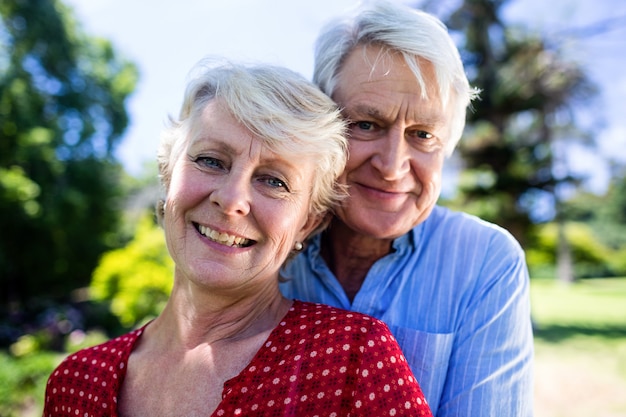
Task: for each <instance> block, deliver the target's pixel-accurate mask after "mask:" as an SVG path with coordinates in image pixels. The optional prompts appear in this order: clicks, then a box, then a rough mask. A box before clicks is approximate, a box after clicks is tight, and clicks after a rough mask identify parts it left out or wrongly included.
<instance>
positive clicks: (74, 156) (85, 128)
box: [0, 0, 138, 308]
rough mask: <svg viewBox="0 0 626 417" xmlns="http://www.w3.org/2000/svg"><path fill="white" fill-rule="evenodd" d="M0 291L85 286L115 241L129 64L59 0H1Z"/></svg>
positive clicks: (20, 295) (20, 299)
mask: <svg viewBox="0 0 626 417" xmlns="http://www.w3.org/2000/svg"><path fill="white" fill-rule="evenodd" d="M0 15H1V17H2V20H1V21H0V230H1V233H0V298H1V300H0V301H1V303H2V304H3V305H11V306H14V307H15V306H17V308H19V306H20V305H21V306H24V305H26V304H32V302H33V300H35V299H36V298H37V297H38V296H46V297H53V296H60V295H67V294H68V293H69V292H70V291H71V290H73V289H75V288H77V287H81V286H85V285H87V284H88V283H89V280H90V277H91V272H92V270H93V268H94V267H95V265H96V264H97V261H98V258H99V256H100V254H101V253H102V252H103V251H104V250H106V249H108V248H110V247H112V245H113V244H115V231H116V224H117V220H118V209H119V207H118V206H119V198H120V192H119V186H118V182H119V175H120V171H121V169H120V165H119V163H117V162H116V160H115V158H114V156H113V151H114V149H115V147H116V145H117V143H118V142H119V140H120V138H121V135H122V133H123V132H124V130H125V128H126V126H127V124H128V114H127V112H126V108H125V102H126V99H127V98H128V97H129V95H130V94H131V93H132V91H133V90H134V88H135V84H136V80H137V76H138V74H137V70H136V67H135V66H134V65H133V64H131V63H130V62H128V61H127V60H125V59H122V58H120V57H119V56H118V55H117V54H116V52H115V51H114V48H113V47H112V45H111V44H110V43H109V42H108V41H106V40H102V39H95V38H90V37H87V36H86V35H85V34H83V33H82V32H81V30H80V27H79V26H78V25H77V23H76V22H75V21H74V20H73V17H72V14H71V12H70V10H69V9H68V8H66V7H65V6H64V5H63V4H62V3H61V2H60V1H57V0H3V1H2V2H0Z"/></svg>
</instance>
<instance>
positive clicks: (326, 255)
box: [282, 3, 533, 417]
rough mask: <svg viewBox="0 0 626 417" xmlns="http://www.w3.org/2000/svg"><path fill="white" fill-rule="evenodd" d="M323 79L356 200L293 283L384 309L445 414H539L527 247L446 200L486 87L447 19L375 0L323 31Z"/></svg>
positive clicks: (299, 291)
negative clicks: (337, 110)
mask: <svg viewBox="0 0 626 417" xmlns="http://www.w3.org/2000/svg"><path fill="white" fill-rule="evenodd" d="M314 80H315V82H316V83H317V84H318V85H319V86H320V87H321V88H322V90H324V91H325V92H326V93H327V94H328V95H330V96H331V97H332V98H333V99H334V100H335V101H336V102H337V103H338V104H339V106H340V107H341V108H342V111H343V114H344V116H345V118H346V119H347V120H348V121H349V123H350V156H349V161H348V164H347V166H346V169H345V172H344V173H343V175H342V176H341V178H340V179H341V182H342V183H343V184H345V185H346V186H347V189H348V192H349V197H348V198H347V199H346V200H344V201H343V202H342V204H341V205H340V206H339V207H338V208H337V209H336V213H335V216H334V217H333V218H332V220H331V223H330V226H329V227H328V229H327V230H326V231H325V232H324V233H323V234H321V235H318V236H316V238H315V239H313V240H312V241H311V242H310V243H309V245H308V247H307V248H306V249H305V250H304V252H303V253H302V254H300V255H299V256H298V257H297V258H296V259H295V260H294V262H292V263H291V264H290V265H289V266H288V268H287V269H286V270H285V271H284V275H285V276H287V277H288V280H287V281H286V282H285V283H283V284H282V291H283V292H284V293H285V294H286V295H287V296H290V297H295V298H300V299H304V300H310V301H318V302H323V303H327V304H332V305H335V306H338V307H342V308H346V309H352V310H354V311H359V312H364V313H367V314H370V315H373V316H375V317H378V318H380V319H382V320H384V321H385V322H386V323H387V324H388V325H389V327H390V328H391V330H392V332H393V334H394V336H395V337H396V339H397V340H398V342H399V344H400V346H401V347H402V350H403V352H404V355H405V356H406V358H407V360H408V362H409V363H410V365H411V368H412V370H413V372H414V374H415V376H416V377H417V379H418V381H419V383H420V384H421V386H422V389H423V391H424V394H425V396H426V398H427V400H428V401H429V403H430V406H431V408H432V411H433V414H435V415H436V416H439V417H444V416H445V417H448V416H449V417H452V416H454V417H458V416H497V417H507V416H529V415H532V358H533V340H532V329H531V321H530V305H529V304H530V303H529V280H528V272H527V267H526V263H525V257H524V253H523V251H522V249H521V248H520V246H519V244H518V243H517V242H516V241H515V240H514V239H513V238H512V236H511V235H510V234H509V233H508V232H506V231H505V230H503V229H502V228H500V227H498V226H496V225H493V224H489V223H486V222H484V221H482V220H480V219H478V218H476V217H473V216H470V215H467V214H463V213H456V212H452V211H450V210H448V209H446V208H443V207H440V206H437V205H436V202H437V199H438V198H439V195H440V191H441V177H442V170H443V163H444V160H445V158H446V157H447V156H449V155H450V154H451V153H452V151H453V149H454V147H455V145H456V143H457V142H458V140H459V139H460V137H461V134H462V131H463V127H464V124H465V112H466V108H467V107H468V105H469V104H470V102H471V100H472V98H473V97H474V95H475V91H474V90H473V89H472V88H471V87H470V86H469V83H468V80H467V77H466V75H465V73H464V69H463V64H462V62H461V60H460V57H459V53H458V50H457V48H456V47H455V45H454V43H453V41H452V39H451V38H450V36H449V34H448V32H447V30H446V28H445V27H444V25H443V24H442V23H441V22H440V21H439V20H438V19H436V18H435V17H433V16H431V15H429V14H426V13H422V12H419V11H416V10H412V9H409V8H407V7H404V6H399V5H394V4H391V3H374V4H371V3H369V6H368V7H366V8H365V9H363V10H360V11H359V12H358V13H356V14H354V15H351V16H349V18H346V19H341V20H337V21H335V22H332V23H331V24H330V25H328V26H327V27H326V28H325V29H324V30H323V31H322V33H321V35H320V36H319V38H318V41H317V45H316V62H315V74H314Z"/></svg>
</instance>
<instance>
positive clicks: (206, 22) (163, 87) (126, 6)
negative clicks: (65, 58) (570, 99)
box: [63, 0, 626, 190]
mask: <svg viewBox="0 0 626 417" xmlns="http://www.w3.org/2000/svg"><path fill="white" fill-rule="evenodd" d="M63 1H64V2H65V3H66V4H68V5H70V6H72V7H73V8H74V9H75V14H76V17H77V18H78V20H79V21H80V22H81V24H82V25H83V28H84V29H85V31H86V32H87V33H89V34H90V35H94V36H102V37H106V38H108V39H110V40H111V41H112V42H113V43H114V45H115V47H116V49H117V50H118V52H120V53H122V54H123V55H125V56H126V57H127V58H128V59H130V60H132V61H133V62H135V63H136V64H137V65H138V67H139V70H140V75H141V79H140V81H139V83H138V86H137V90H136V92H135V93H134V95H133V96H132V97H131V99H130V100H129V111H130V116H131V124H130V126H129V128H128V130H127V132H126V134H125V136H124V138H123V140H122V142H121V144H120V146H119V148H118V156H119V158H120V160H121V161H122V162H123V163H124V165H125V167H126V169H127V170H128V171H129V172H130V173H132V174H138V173H139V172H140V171H141V167H142V165H143V163H144V161H146V160H153V159H154V155H155V152H156V147H157V143H158V140H159V134H160V131H161V128H162V126H163V121H164V120H165V119H166V118H167V115H168V114H177V113H178V108H179V105H180V102H181V99H182V93H183V90H184V86H185V79H186V75H187V73H188V71H189V70H190V69H191V67H192V66H193V64H195V63H196V62H197V61H198V60H199V59H201V58H202V57H204V56H206V55H209V54H215V55H223V56H226V57H229V58H233V59H244V60H248V61H250V60H252V61H263V62H270V63H274V64H279V65H284V66H286V67H288V68H290V69H292V70H295V71H298V72H300V73H302V74H303V75H305V76H306V77H307V78H310V76H311V69H312V66H313V42H314V40H315V37H316V35H317V33H318V31H319V29H320V27H321V26H322V25H323V24H324V23H325V22H326V21H327V20H328V19H330V18H331V17H333V16H335V15H337V14H338V13H341V12H342V11H344V10H346V9H349V8H351V7H353V6H354V5H355V4H356V2H355V0H315V1H306V2H304V1H298V2H297V1H294V0H228V1H216V0H177V1H172V0H152V1H150V2H143V1H141V2H140V1H128V0H63ZM398 1H399V2H402V3H410V1H402V0H398ZM413 3H415V2H413ZM448 3H453V1H450V2H448ZM505 15H506V17H507V19H508V20H511V21H516V22H520V23H523V24H525V25H527V26H528V27H529V28H531V29H534V30H538V31H541V32H542V33H549V34H557V33H560V32H562V31H563V30H565V29H569V28H572V27H574V28H576V27H585V26H588V25H589V24H592V23H595V22H597V21H600V20H603V19H607V18H609V17H616V16H626V1H615V0H593V1H592V0H550V1H549V2H548V1H544V0H511V1H510V2H509V6H508V7H507V9H506V14H505ZM565 46H566V48H568V49H569V53H570V54H571V56H572V57H573V58H575V59H578V60H580V62H582V63H583V64H584V65H585V67H586V68H587V69H588V70H589V73H590V75H591V76H592V78H593V79H594V81H596V82H597V83H598V85H599V86H600V88H601V97H600V98H601V100H600V101H599V105H598V108H597V111H598V112H601V113H600V114H602V115H603V116H604V119H605V122H606V127H605V128H603V129H602V130H600V131H598V132H597V135H598V143H599V144H600V149H599V153H598V154H590V153H588V152H584V151H581V156H580V158H576V163H575V164H576V169H579V170H581V171H584V172H589V173H593V174H594V175H593V178H594V182H595V183H594V184H592V186H593V187H594V188H598V189H600V190H601V188H602V184H605V183H606V180H607V178H608V171H607V170H606V169H605V168H599V167H600V166H601V164H600V162H599V158H600V155H611V156H612V157H614V158H617V159H619V160H620V161H622V162H624V163H626V104H624V103H625V100H624V97H626V24H624V21H622V25H621V28H620V29H618V30H613V31H610V32H607V33H604V34H601V35H597V36H593V37H589V38H586V39H578V40H576V41H574V42H571V43H570V44H568V45H565Z"/></svg>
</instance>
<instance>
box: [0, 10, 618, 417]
mask: <svg viewBox="0 0 626 417" xmlns="http://www.w3.org/2000/svg"><path fill="white" fill-rule="evenodd" d="M402 3H405V4H408V5H410V6H413V7H419V8H422V9H424V10H426V11H429V12H431V13H433V14H435V15H437V16H439V17H440V18H441V19H442V20H443V21H444V22H445V23H446V25H447V26H448V28H449V29H450V31H451V33H452V34H453V36H454V38H455V40H456V41H457V44H458V46H459V48H460V50H461V53H462V57H463V60H464V62H465V65H466V68H467V72H468V75H469V78H470V81H471V83H472V84H473V85H475V86H477V87H479V88H480V89H481V90H482V94H481V100H480V101H478V102H476V103H475V104H474V110H473V111H472V112H470V113H469V115H468V125H467V128H466V131H465V135H464V137H463V139H462V141H461V143H460V145H459V147H458V148H457V150H456V152H455V155H454V156H453V157H452V158H451V159H450V160H448V161H447V166H446V176H445V180H444V183H445V185H444V192H443V195H442V198H441V201H440V203H441V204H443V205H447V206H449V207H452V208H455V209H459V210H460V209H462V210H463V211H468V212H471V213H473V214H477V215H479V216H481V217H483V218H485V219H487V220H490V221H492V222H495V223H497V224H500V225H502V226H503V227H505V228H507V229H508V230H510V231H511V232H512V233H513V234H514V235H515V237H516V238H517V239H518V240H519V241H520V242H521V244H522V245H523V247H524V248H525V250H526V254H527V260H528V264H529V268H530V273H531V291H532V293H531V295H532V314H533V320H534V324H535V347H536V383H535V385H536V387H535V406H536V407H535V408H536V415H537V416H538V417H544V416H545V417H556V416H590V415H593V416H598V417H614V416H626V396H625V395H624V393H625V392H626V150H625V149H626V117H625V116H626V104H625V101H624V97H626V2H616V1H613V0H595V1H591V0H552V1H550V2H545V1H543V0H508V1H506V0H424V1H403V2H402ZM354 5H355V2H354V1H353V0H317V1H315V2H293V1H290V0H276V1H274V0H272V1H270V0H256V1H253V0H233V1H229V2H220V3H219V4H218V2H213V1H206V0H205V1H199V0H195V1H194V0H179V1H176V2H171V1H164V0H155V1H151V2H149V3H147V2H128V1H125V0H65V1H60V0H2V1H0V16H1V20H0V416H3V417H10V416H35V415H41V411H42V408H43V395H44V389H45V383H46V379H47V377H48V375H49V373H50V372H51V371H52V369H53V368H54V367H55V366H56V365H57V364H58V363H59V361H60V360H61V359H62V358H63V357H64V356H66V355H67V354H68V353H69V352H72V351H75V350H77V349H79V348H82V347H85V346H89V345H93V344H96V343H100V342H102V341H104V340H106V339H108V338H110V337H113V336H116V335H119V334H121V333H123V332H125V331H128V330H129V329H131V328H133V327H135V326H137V325H139V324H141V323H144V322H145V321H146V320H149V319H150V318H152V317H154V316H155V315H156V314H158V312H159V311H160V309H161V308H162V306H163V303H164V302H165V300H166V298H167V295H168V292H169V290H170V287H171V279H172V262H171V260H170V259H169V256H168V254H167V250H166V248H165V245H164V242H163V237H162V232H161V230H160V229H159V228H158V226H157V225H156V223H155V220H154V215H153V211H154V210H153V207H154V204H155V202H156V201H157V200H158V198H159V196H160V189H159V187H158V181H157V178H156V166H155V163H154V157H155V152H156V147H157V143H158V140H159V133H160V130H161V128H162V126H163V122H164V120H166V118H167V116H168V115H169V114H177V112H178V108H179V105H180V103H181V99H182V94H183V89H184V85H185V82H186V76H187V73H188V71H189V70H190V69H191V67H192V66H193V64H194V63H195V62H197V61H198V60H199V59H201V58H202V57H204V56H206V55H223V56H226V57H228V58H234V59H243V60H247V61H263V62H271V63H275V64H280V65H284V66H286V67H288V68H291V69H293V70H295V71H298V72H300V73H302V74H303V75H305V76H306V77H307V78H310V77H311V73H312V66H313V42H314V39H315V37H316V35H317V33H318V31H319V29H320V28H321V26H322V25H323V24H324V23H325V22H326V21H327V20H329V19H330V18H331V17H333V16H335V15H337V14H338V13H341V12H343V11H345V10H347V9H349V8H351V7H353V6H354Z"/></svg>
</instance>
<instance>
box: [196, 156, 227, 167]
mask: <svg viewBox="0 0 626 417" xmlns="http://www.w3.org/2000/svg"><path fill="white" fill-rule="evenodd" d="M196 163H197V164H199V165H202V166H203V167H208V168H223V166H224V164H222V161H220V160H219V159H216V158H212V157H210V156H200V157H198V158H196Z"/></svg>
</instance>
